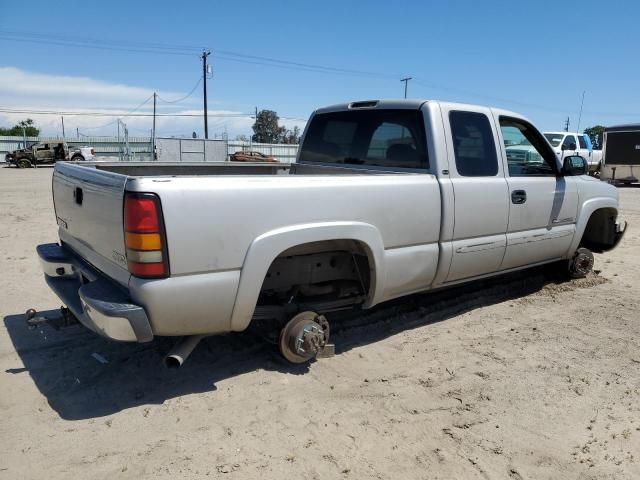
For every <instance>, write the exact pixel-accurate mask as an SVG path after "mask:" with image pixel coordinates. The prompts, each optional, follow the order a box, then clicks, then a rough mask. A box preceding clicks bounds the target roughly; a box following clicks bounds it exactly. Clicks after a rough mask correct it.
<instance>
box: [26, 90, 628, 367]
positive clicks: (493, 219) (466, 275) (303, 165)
mask: <svg viewBox="0 0 640 480" xmlns="http://www.w3.org/2000/svg"><path fill="white" fill-rule="evenodd" d="M507 139H508V140H509V143H510V144H525V143H528V144H529V145H531V149H532V150H533V151H534V152H535V153H536V155H537V157H536V158H535V162H530V161H528V160H527V159H520V158H516V157H515V156H513V155H510V154H509V149H508V148H509V147H507V148H506V149H505V148H503V147H505V146H506V145H507ZM505 150H506V154H505ZM586 171H587V165H586V161H585V159H584V158H582V157H580V156H573V155H572V156H566V157H565V158H564V161H563V162H562V163H561V162H560V161H559V158H558V157H557V156H556V154H555V152H554V150H553V149H552V147H551V146H550V144H549V143H548V141H547V140H546V139H545V137H544V136H543V135H542V134H541V133H539V132H538V130H536V128H535V127H534V126H533V125H532V124H531V122H529V121H528V120H527V119H526V118H524V117H522V116H521V115H518V114H517V113H513V112H508V111H505V110H500V109H493V108H489V107H483V106H474V105H464V104H456V103H447V102H438V101H423V100H380V101H378V100H374V101H365V102H353V103H348V104H341V105H335V106H331V107H327V108H323V109H320V110H317V111H316V112H314V113H313V115H312V116H311V119H310V120H309V123H308V124H307V127H306V130H305V133H304V135H303V139H302V145H301V147H300V149H299V152H298V158H297V162H296V163H292V164H284V163H265V164H262V165H259V164H255V163H253V164H251V163H247V164H241V163H236V164H233V163H230V162H227V163H210V164H206V163H200V164H198V165H184V164H183V165H180V164H179V163H175V164H164V165H163V164H160V163H157V162H146V163H145V162H139V163H137V164H129V163H97V162H96V163H95V164H91V163H82V164H74V163H64V162H63V163H59V164H57V165H56V167H55V170H54V173H53V199H54V207H55V208H54V210H55V215H56V221H57V223H58V226H59V229H58V232H59V242H60V243H49V244H44V245H40V246H38V248H37V253H38V255H39V257H40V261H41V265H42V268H43V271H44V274H45V279H46V281H47V283H48V285H49V286H50V287H51V289H52V290H53V291H54V292H55V293H56V294H57V295H58V296H59V297H60V298H61V299H62V301H63V302H64V303H65V304H66V305H67V306H68V307H69V308H70V309H71V311H72V312H73V313H74V314H75V316H76V317H77V318H78V319H79V321H80V322H82V323H83V324H84V325H85V326H86V327H88V328H89V329H91V330H93V331H94V332H96V333H98V334H101V335H103V336H105V337H108V338H112V339H116V340H121V341H130V342H147V341H150V340H152V339H153V338H154V337H155V336H186V338H185V339H184V341H182V342H180V343H178V344H177V346H176V347H175V350H174V351H173V352H172V353H171V354H170V355H169V357H168V358H167V363H168V364H169V365H174V366H177V365H179V364H181V363H182V361H184V359H185V358H186V356H187V355H189V353H190V352H191V351H192V350H193V348H194V347H195V345H196V344H197V343H198V341H199V340H200V338H202V336H204V335H214V334H223V333H227V332H232V331H243V330H245V329H246V328H247V327H249V325H250V324H253V325H255V324H258V325H256V326H257V327H260V328H261V329H262V330H257V331H263V332H266V333H265V335H269V336H271V335H272V334H273V333H275V336H276V337H277V338H278V339H279V340H278V345H279V347H280V351H281V353H282V355H283V356H284V357H285V358H286V359H288V360H289V361H291V362H295V363H301V362H305V361H308V360H310V359H311V358H313V357H315V356H316V355H317V354H319V353H323V354H326V348H329V347H328V346H329V345H330V344H329V343H328V342H329V323H328V321H327V319H326V318H325V317H324V314H325V313H329V312H334V311H337V310H344V309H361V308H370V307H372V306H374V305H376V304H378V303H381V302H384V301H387V300H390V299H393V298H398V297H402V296H405V295H408V294H411V293H415V292H423V291H427V290H431V289H436V288H444V287H449V286H453V285H458V284H460V283H463V282H469V281H473V280H476V279H481V278H486V277H488V276H493V275H497V274H500V273H505V272H511V271H515V270H520V269H524V268H528V267H532V266H536V265H541V264H545V263H551V262H558V266H559V267H561V268H562V269H563V270H564V271H566V272H567V273H569V274H571V275H572V276H576V277H577V276H584V275H586V274H587V273H588V272H589V271H590V270H591V268H592V266H593V260H594V258H593V254H592V253H591V252H592V251H593V252H605V251H608V250H611V249H613V248H615V246H616V245H617V244H618V242H619V241H620V239H621V238H622V235H623V233H624V230H625V225H626V224H625V223H624V222H623V221H621V220H620V219H619V218H618V192H617V190H616V189H615V188H613V187H612V186H611V185H608V184H606V183H604V182H599V181H597V180H595V179H593V178H590V177H588V176H586V175H585V173H586ZM278 332H279V333H278ZM274 338H275V337H274Z"/></svg>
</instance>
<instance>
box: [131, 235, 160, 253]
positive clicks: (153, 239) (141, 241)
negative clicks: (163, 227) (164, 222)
mask: <svg viewBox="0 0 640 480" xmlns="http://www.w3.org/2000/svg"><path fill="white" fill-rule="evenodd" d="M124 235H125V243H126V244H127V248H131V249H133V250H160V249H161V248H162V240H161V239H160V234H159V233H129V232H125V234H124Z"/></svg>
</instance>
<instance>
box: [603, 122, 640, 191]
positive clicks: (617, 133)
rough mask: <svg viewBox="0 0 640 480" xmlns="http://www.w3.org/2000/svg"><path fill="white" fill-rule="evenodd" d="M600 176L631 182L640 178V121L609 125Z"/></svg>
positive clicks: (605, 134)
mask: <svg viewBox="0 0 640 480" xmlns="http://www.w3.org/2000/svg"><path fill="white" fill-rule="evenodd" d="M602 152H603V153H602V157H603V158H602V173H601V175H600V178H601V179H602V180H607V181H611V182H620V183H624V184H631V183H634V182H637V181H638V179H639V178H640V123H636V124H628V125H617V126H614V127H607V128H606V129H605V131H604V140H603V146H602Z"/></svg>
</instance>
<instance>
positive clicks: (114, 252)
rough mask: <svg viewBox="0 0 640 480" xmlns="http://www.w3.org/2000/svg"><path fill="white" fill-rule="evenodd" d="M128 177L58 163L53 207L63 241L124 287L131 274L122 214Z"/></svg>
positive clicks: (54, 178) (54, 179)
mask: <svg viewBox="0 0 640 480" xmlns="http://www.w3.org/2000/svg"><path fill="white" fill-rule="evenodd" d="M126 182H127V176H126V175H120V174H117V173H113V172H107V171H103V170H97V169H95V168H92V167H88V166H80V165H74V164H69V163H64V162H58V163H56V166H55V169H54V172H53V203H54V206H55V212H56V221H57V223H58V231H59V235H60V240H61V241H62V242H63V243H64V244H66V245H67V246H69V247H71V248H72V249H73V250H75V251H76V253H78V254H79V255H80V256H81V257H83V258H84V259H85V260H86V261H88V262H89V263H90V264H92V265H93V266H94V267H96V268H97V269H98V270H100V271H102V272H104V273H105V274H106V275H108V276H109V277H111V278H113V279H114V280H116V281H118V282H119V283H121V284H122V285H125V286H126V285H127V283H128V281H129V272H128V270H127V260H126V257H125V246H124V231H123V219H122V215H123V213H122V210H123V203H124V190H125V185H126Z"/></svg>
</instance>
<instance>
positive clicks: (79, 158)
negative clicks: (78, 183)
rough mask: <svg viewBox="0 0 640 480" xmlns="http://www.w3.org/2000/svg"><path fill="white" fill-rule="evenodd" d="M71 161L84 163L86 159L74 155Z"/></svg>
mask: <svg viewBox="0 0 640 480" xmlns="http://www.w3.org/2000/svg"><path fill="white" fill-rule="evenodd" d="M71 161H72V162H83V161H84V157H83V156H82V155H74V156H73V157H71Z"/></svg>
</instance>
